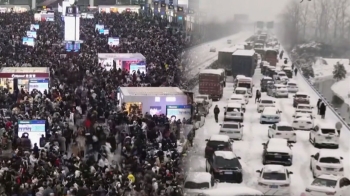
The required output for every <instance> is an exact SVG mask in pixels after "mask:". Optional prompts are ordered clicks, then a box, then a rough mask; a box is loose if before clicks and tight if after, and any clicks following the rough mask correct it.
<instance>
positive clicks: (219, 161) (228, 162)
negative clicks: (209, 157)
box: [215, 156, 240, 168]
mask: <svg viewBox="0 0 350 196" xmlns="http://www.w3.org/2000/svg"><path fill="white" fill-rule="evenodd" d="M215 165H216V166H217V167H218V168H235V167H238V168H240V163H239V161H238V159H237V158H233V159H225V158H224V157H219V156H217V157H215Z"/></svg>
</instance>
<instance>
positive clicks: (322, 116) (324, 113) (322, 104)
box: [320, 102, 327, 119]
mask: <svg viewBox="0 0 350 196" xmlns="http://www.w3.org/2000/svg"><path fill="white" fill-rule="evenodd" d="M326 109H327V108H326V104H325V103H324V102H322V103H321V105H320V115H321V118H322V119H324V118H325V115H326Z"/></svg>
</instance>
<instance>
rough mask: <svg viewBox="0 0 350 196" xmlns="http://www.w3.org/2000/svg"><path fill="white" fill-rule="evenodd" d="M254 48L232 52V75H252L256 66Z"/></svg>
mask: <svg viewBox="0 0 350 196" xmlns="http://www.w3.org/2000/svg"><path fill="white" fill-rule="evenodd" d="M256 62H257V61H256V57H255V51H254V50H237V51H235V52H234V53H233V54H232V75H233V76H236V75H245V76H246V77H252V76H253V75H254V70H255V68H256Z"/></svg>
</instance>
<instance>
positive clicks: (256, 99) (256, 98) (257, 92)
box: [255, 90, 261, 103]
mask: <svg viewBox="0 0 350 196" xmlns="http://www.w3.org/2000/svg"><path fill="white" fill-rule="evenodd" d="M260 98H261V93H260V91H259V90H256V93H255V103H256V101H258V102H259V101H260Z"/></svg>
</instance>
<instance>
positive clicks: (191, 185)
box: [184, 181, 210, 189]
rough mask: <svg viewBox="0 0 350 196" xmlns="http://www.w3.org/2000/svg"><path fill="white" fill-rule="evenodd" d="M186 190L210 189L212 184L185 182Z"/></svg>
mask: <svg viewBox="0 0 350 196" xmlns="http://www.w3.org/2000/svg"><path fill="white" fill-rule="evenodd" d="M184 188H185V189H209V188H210V184H209V182H202V183H198V182H192V181H187V182H185V185H184Z"/></svg>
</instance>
